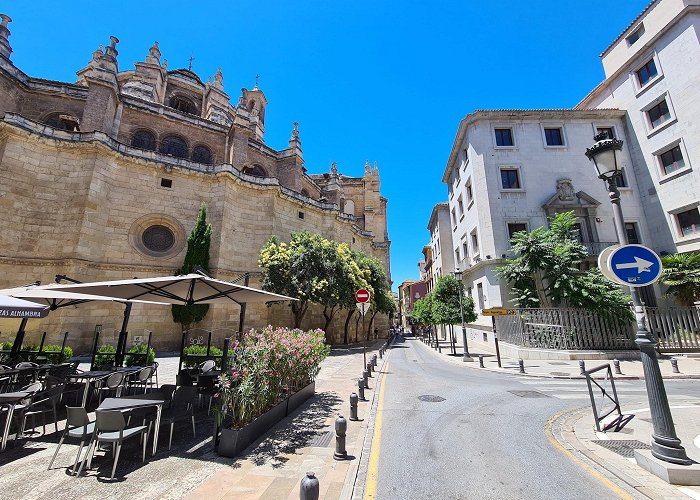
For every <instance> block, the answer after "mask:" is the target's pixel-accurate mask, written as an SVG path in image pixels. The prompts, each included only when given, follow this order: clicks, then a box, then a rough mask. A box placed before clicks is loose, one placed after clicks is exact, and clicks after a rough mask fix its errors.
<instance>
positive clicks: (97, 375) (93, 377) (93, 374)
mask: <svg viewBox="0 0 700 500" xmlns="http://www.w3.org/2000/svg"><path fill="white" fill-rule="evenodd" d="M139 370H141V367H137V366H130V367H123V368H116V369H115V370H111V371H110V370H91V371H87V372H80V373H73V374H72V375H69V376H68V377H67V378H68V379H69V380H73V381H76V382H82V383H83V384H84V385H85V390H84V391H83V404H82V406H83V408H85V404H86V403H87V396H88V392H89V389H90V384H92V383H94V382H99V381H101V380H103V379H105V378H107V377H108V376H110V375H111V374H112V373H114V372H119V373H124V375H125V376H128V375H130V374H132V373H135V372H137V371H139Z"/></svg>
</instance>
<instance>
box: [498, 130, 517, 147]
mask: <svg viewBox="0 0 700 500" xmlns="http://www.w3.org/2000/svg"><path fill="white" fill-rule="evenodd" d="M495 133H496V146H498V147H510V146H513V144H514V143H513V130H512V129H509V128H497V129H495Z"/></svg>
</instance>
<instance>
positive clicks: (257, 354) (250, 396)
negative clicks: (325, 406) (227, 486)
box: [215, 326, 330, 457]
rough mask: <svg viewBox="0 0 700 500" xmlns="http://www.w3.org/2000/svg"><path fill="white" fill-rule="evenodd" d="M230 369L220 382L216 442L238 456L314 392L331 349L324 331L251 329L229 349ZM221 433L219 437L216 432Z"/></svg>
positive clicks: (225, 452) (223, 450) (225, 453)
mask: <svg viewBox="0 0 700 500" xmlns="http://www.w3.org/2000/svg"><path fill="white" fill-rule="evenodd" d="M231 351H232V352H231V353H230V354H229V355H230V356H231V361H230V368H229V369H228V370H227V371H226V372H225V373H222V374H221V375H220V377H219V394H218V404H217V410H216V411H217V430H216V433H215V434H216V435H215V443H217V444H218V448H217V449H218V452H219V454H220V455H223V456H228V457H235V456H236V455H238V454H239V453H240V452H241V451H243V450H244V449H245V448H246V447H247V446H248V445H249V444H250V443H252V442H253V441H255V440H256V439H257V438H258V437H260V436H261V435H262V434H264V433H265V432H266V431H267V430H268V429H270V427H272V426H273V425H274V424H276V423H277V422H279V421H280V420H281V419H282V418H284V417H285V416H286V415H288V413H289V412H290V411H292V410H293V408H292V410H290V401H291V398H293V397H294V395H295V394H297V393H300V391H301V392H302V393H303V394H302V395H300V396H299V397H296V398H295V399H294V403H293V404H294V405H295V406H294V408H296V407H298V406H299V405H300V404H301V403H302V402H303V401H305V400H306V399H308V398H309V397H310V396H311V395H312V394H313V392H314V388H313V387H314V386H313V381H314V378H315V377H316V375H317V374H318V370H319V369H320V364H321V361H323V359H325V357H326V356H327V355H328V353H329V351H330V347H329V346H327V345H326V344H325V334H324V332H323V330H310V331H307V332H304V331H302V330H299V329H293V330H290V329H288V328H273V327H271V326H268V327H267V328H263V329H262V330H250V331H248V332H246V333H244V334H243V336H242V338H241V340H240V341H235V342H234V343H233V345H232V347H231ZM219 427H220V429H221V436H220V437H219V432H218V430H219V429H218V428H219Z"/></svg>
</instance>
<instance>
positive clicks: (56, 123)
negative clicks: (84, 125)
mask: <svg viewBox="0 0 700 500" xmlns="http://www.w3.org/2000/svg"><path fill="white" fill-rule="evenodd" d="M44 123H45V124H46V125H48V126H49V127H53V128H56V129H59V130H67V131H68V132H80V127H79V126H78V125H79V121H78V119H77V118H75V117H74V116H71V115H66V114H62V113H52V114H50V115H49V116H47V117H46V118H45V119H44Z"/></svg>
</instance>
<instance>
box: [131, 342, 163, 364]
mask: <svg viewBox="0 0 700 500" xmlns="http://www.w3.org/2000/svg"><path fill="white" fill-rule="evenodd" d="M146 347H147V346H146V344H139V345H135V346H132V347H131V348H130V349H129V350H128V351H127V354H126V355H125V356H124V364H125V365H126V366H143V362H144V359H143V356H130V355H129V353H132V354H145V353H146ZM155 359H156V351H155V349H153V348H152V347H150V348H149V349H148V361H147V362H146V365H152V364H153V361H155Z"/></svg>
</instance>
